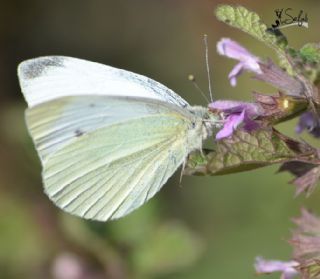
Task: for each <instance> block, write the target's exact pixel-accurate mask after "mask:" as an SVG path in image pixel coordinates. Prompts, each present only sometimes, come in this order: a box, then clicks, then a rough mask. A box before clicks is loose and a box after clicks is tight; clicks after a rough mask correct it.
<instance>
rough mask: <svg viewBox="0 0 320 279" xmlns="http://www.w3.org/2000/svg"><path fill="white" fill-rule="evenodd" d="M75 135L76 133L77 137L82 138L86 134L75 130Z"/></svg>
mask: <svg viewBox="0 0 320 279" xmlns="http://www.w3.org/2000/svg"><path fill="white" fill-rule="evenodd" d="M74 133H75V135H76V137H81V136H82V135H83V134H84V132H83V131H81V130H80V129H77V130H75V131H74Z"/></svg>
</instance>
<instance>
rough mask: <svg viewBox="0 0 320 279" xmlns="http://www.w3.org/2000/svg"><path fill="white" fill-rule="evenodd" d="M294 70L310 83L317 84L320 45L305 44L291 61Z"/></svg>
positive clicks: (319, 67)
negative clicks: (293, 64)
mask: <svg viewBox="0 0 320 279" xmlns="http://www.w3.org/2000/svg"><path fill="white" fill-rule="evenodd" d="M293 61H294V63H295V65H297V66H296V68H297V69H298V70H299V71H300V72H301V73H302V74H303V75H304V76H305V77H307V78H308V79H309V81H311V82H312V83H316V84H317V83H319V81H320V44H316V43H308V44H305V45H304V46H303V47H302V48H301V49H300V50H299V51H298V54H297V57H296V58H294V59H293Z"/></svg>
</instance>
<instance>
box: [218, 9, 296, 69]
mask: <svg viewBox="0 0 320 279" xmlns="http://www.w3.org/2000/svg"><path fill="white" fill-rule="evenodd" d="M215 14H216V17H217V18H218V19H219V20H221V21H223V22H225V23H227V24H229V25H230V26H232V27H235V28H238V29H240V30H242V31H244V32H246V33H248V34H249V35H251V36H253V37H254V38H256V39H258V40H260V41H262V42H264V43H265V44H266V45H268V46H269V47H271V48H273V49H274V50H275V51H276V52H277V54H278V57H279V62H280V64H281V66H283V67H284V68H286V70H287V71H288V73H289V74H293V72H294V71H293V69H292V67H291V64H290V63H289V61H288V60H287V57H286V49H287V40H286V38H285V36H284V35H283V34H282V33H281V32H276V31H274V30H273V29H270V28H268V26H267V25H266V24H264V23H263V22H262V21H261V20H260V17H259V15H258V14H256V13H254V12H251V11H249V10H247V9H246V8H244V7H241V6H236V7H234V6H230V5H220V6H218V8H217V9H216V11H215Z"/></svg>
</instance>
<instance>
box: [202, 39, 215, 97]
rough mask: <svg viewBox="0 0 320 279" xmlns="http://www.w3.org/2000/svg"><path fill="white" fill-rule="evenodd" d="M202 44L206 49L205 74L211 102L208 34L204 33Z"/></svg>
mask: <svg viewBox="0 0 320 279" xmlns="http://www.w3.org/2000/svg"><path fill="white" fill-rule="evenodd" d="M203 39H204V46H205V49H206V66H207V74H208V83H209V94H210V99H211V102H213V97H212V90H211V78H210V67H209V48H208V35H207V34H204V38H203Z"/></svg>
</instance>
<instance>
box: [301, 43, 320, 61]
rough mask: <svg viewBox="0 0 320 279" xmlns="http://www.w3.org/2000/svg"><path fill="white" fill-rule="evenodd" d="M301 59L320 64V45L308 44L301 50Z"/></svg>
mask: <svg viewBox="0 0 320 279" xmlns="http://www.w3.org/2000/svg"><path fill="white" fill-rule="evenodd" d="M299 52H300V55H301V57H302V58H303V59H304V60H306V61H308V62H311V63H313V62H314V63H320V44H319V43H318V44H317V43H308V44H305V45H304V46H303V47H302V48H301V49H300V50H299Z"/></svg>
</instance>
